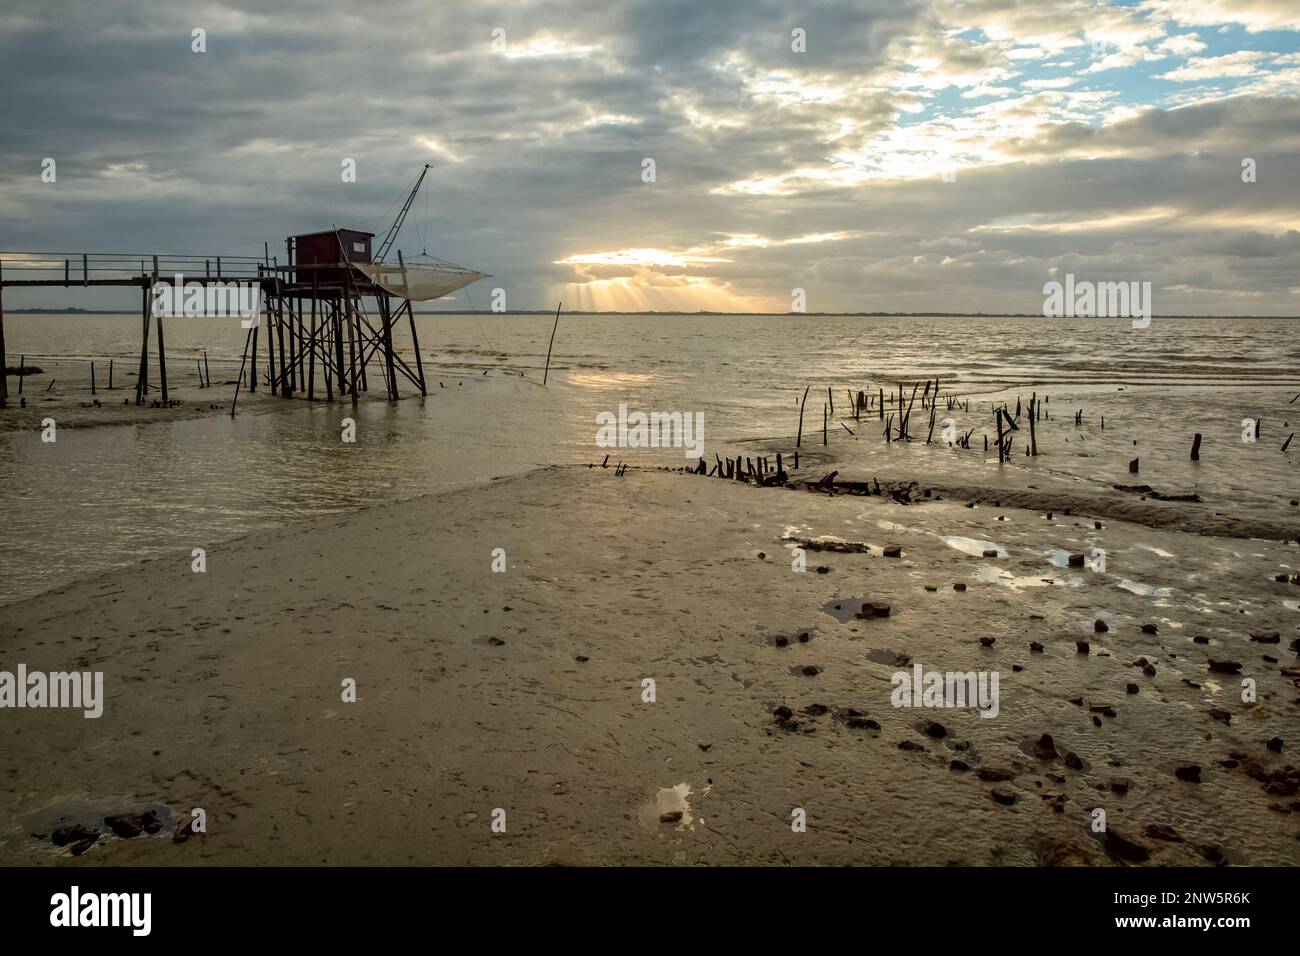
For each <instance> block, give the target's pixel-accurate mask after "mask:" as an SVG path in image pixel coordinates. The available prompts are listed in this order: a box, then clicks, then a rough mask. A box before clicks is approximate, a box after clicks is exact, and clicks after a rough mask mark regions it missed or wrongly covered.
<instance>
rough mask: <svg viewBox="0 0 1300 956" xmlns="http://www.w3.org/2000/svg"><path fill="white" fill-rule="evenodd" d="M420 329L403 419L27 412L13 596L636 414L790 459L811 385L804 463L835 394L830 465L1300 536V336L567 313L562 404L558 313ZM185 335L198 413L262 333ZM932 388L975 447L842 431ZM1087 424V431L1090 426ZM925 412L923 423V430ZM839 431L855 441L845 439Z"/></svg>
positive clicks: (293, 408)
mask: <svg viewBox="0 0 1300 956" xmlns="http://www.w3.org/2000/svg"><path fill="white" fill-rule="evenodd" d="M138 321H139V320H138V317H137V316H130V315H128V316H33V315H12V314H11V315H8V316H6V317H5V334H6V338H7V351H8V355H9V361H10V363H11V364H16V363H17V361H18V360H19V357H20V356H23V355H25V356H26V361H27V362H28V363H29V364H40V365H41V366H42V367H44V368H45V369H46V371H47V372H49V373H51V374H54V375H56V376H58V377H60V378H64V379H65V380H76V381H79V380H80V379H82V378H87V379H88V368H87V364H86V363H87V362H88V361H89V359H91V358H94V359H95V360H96V361H97V362H102V361H103V360H104V359H106V358H108V357H109V356H112V357H114V358H115V359H117V368H118V374H119V375H123V374H124V373H123V371H122V370H123V369H124V368H127V367H129V365H130V358H131V354H132V351H133V350H134V349H135V348H136V344H135V342H136V337H137V336H138V334H139V325H138ZM419 321H420V325H421V346H422V354H423V356H424V360H425V365H426V370H427V371H428V379H429V382H430V385H431V386H432V391H431V394H430V395H429V397H428V398H427V399H423V400H421V399H419V398H411V399H407V400H404V401H401V402H399V403H396V404H393V405H390V404H388V403H386V402H383V401H382V400H379V399H377V398H373V397H371V398H368V399H367V400H365V401H363V402H362V403H361V405H360V406H359V408H358V409H357V410H356V412H355V413H354V412H353V410H352V406H351V404H350V403H335V404H333V405H327V404H325V403H323V402H318V403H314V404H308V403H306V402H302V401H294V402H283V403H277V405H278V407H277V408H276V410H275V411H274V412H273V413H270V414H253V413H251V411H250V413H248V414H241V415H240V416H239V417H238V418H237V419H235V420H233V421H232V420H231V419H230V418H229V417H228V416H224V415H221V414H216V415H214V416H212V417H210V418H205V419H196V420H191V421H174V422H161V423H157V424H151V425H132V426H118V427H111V428H67V429H63V430H61V431H60V434H59V440H58V442H57V443H55V444H44V443H42V442H41V441H40V438H39V435H38V434H37V432H36V430H35V428H34V425H35V423H36V422H38V421H39V417H40V415H39V403H38V402H37V401H36V400H35V398H34V397H33V400H32V408H31V409H28V410H27V412H26V413H21V414H25V415H26V418H25V419H24V420H25V421H27V422H28V425H27V427H26V428H25V429H24V430H22V431H16V432H13V431H11V432H0V507H2V513H3V516H4V521H3V524H2V525H0V603H3V602H7V601H12V600H15V599H18V598H21V597H24V596H29V595H32V594H36V593H40V592H42V591H45V590H48V589H50V588H53V587H56V586H58V585H60V584H62V583H65V582H67V581H69V580H72V579H75V578H78V577H82V576H85V575H87V574H91V573H94V572H95V571H96V570H100V569H103V568H107V567H113V566H120V565H123V564H128V563H131V562H135V561H139V560H141V559H145V558H150V557H159V556H162V555H168V554H176V555H177V556H178V557H177V559H178V560H181V559H184V560H187V561H188V555H189V553H190V551H191V549H192V548H195V547H205V548H209V549H212V548H213V546H214V545H216V544H218V543H219V542H222V541H226V540H229V539H231V538H234V537H237V536H240V535H245V534H252V535H254V536H256V535H257V534H258V533H261V532H266V531H270V530H271V529H273V528H275V527H277V526H279V525H282V524H285V523H288V522H292V521H295V520H298V519H300V518H307V517H312V516H317V515H322V514H330V513H336V512H340V511H347V510H353V509H357V508H362V507H366V506H368V505H372V504H375V503H378V502H383V501H391V500H398V499H403V498H409V497H413V496H416V495H420V494H426V493H430V492H434V491H441V490H445V489H448V488H453V487H457V486H462V485H466V484H470V483H475V482H481V481H486V480H490V479H491V478H493V477H496V476H501V475H508V474H516V473H520V472H523V471H526V470H530V469H532V468H535V467H538V466H541V465H546V464H554V463H593V462H594V463H599V462H600V461H601V460H602V459H603V458H604V456H605V454H606V453H607V452H609V451H610V450H609V449H604V448H601V447H598V446H597V444H596V424H595V421H596V419H595V416H596V415H597V414H598V413H600V412H612V411H615V410H616V409H617V407H618V405H619V403H627V405H628V406H629V407H630V408H631V409H633V410H638V409H639V410H644V411H651V410H658V411H683V412H702V413H703V414H704V418H705V436H704V448H705V458H706V460H707V461H709V462H712V461H713V456H714V454H721V455H724V456H725V455H726V454H728V453H730V454H733V455H734V454H737V453H740V454H746V453H751V454H752V452H749V451H748V449H750V448H751V447H752V446H749V445H742V446H733V445H732V443H734V442H749V441H751V440H755V439H774V438H778V437H780V443H781V444H782V445H783V446H792V445H793V442H792V441H791V440H788V439H786V438H784V437H781V436H793V435H794V433H795V432H796V430H797V429H798V424H799V403H800V400H801V398H802V396H803V394H804V388H805V387H810V390H809V394H808V400H807V406H806V409H805V416H804V435H803V450H804V453H805V455H813V454H816V453H817V452H818V450H819V449H822V448H823V447H824V446H823V445H822V440H823V439H822V435H821V434H820V433H819V429H818V428H816V423H817V420H818V419H819V418H820V417H821V414H820V413H821V408H819V407H818V406H819V405H821V404H823V403H827V404H829V402H828V398H829V401H830V402H834V403H836V404H835V413H836V417H830V419H829V421H830V427H829V429H828V433H827V441H828V445H829V447H826V449H825V450H826V451H828V452H830V453H832V454H834V455H836V456H840V457H842V458H845V459H847V460H849V461H852V462H856V463H858V464H859V465H860V466H861V467H862V468H864V469H869V470H870V471H872V472H875V471H876V470H877V469H879V474H880V476H881V477H882V479H883V478H884V477H885V476H888V475H895V476H916V477H919V478H923V479H925V480H931V481H935V482H940V481H949V482H956V483H968V484H969V483H983V484H985V485H991V486H998V487H1006V488H1016V489H1023V488H1025V487H1032V486H1033V483H1034V482H1035V480H1036V479H1037V478H1042V479H1044V480H1046V479H1049V478H1061V477H1064V478H1066V479H1068V480H1072V481H1076V482H1078V483H1079V485H1080V487H1085V488H1087V489H1088V490H1100V489H1108V488H1109V487H1110V485H1111V484H1113V483H1116V482H1119V483H1128V484H1139V483H1145V484H1151V485H1153V486H1155V487H1156V488H1157V489H1159V490H1161V491H1165V492H1171V491H1172V492H1186V491H1196V492H1198V493H1201V494H1202V495H1204V496H1205V497H1206V500H1207V503H1209V505H1210V506H1211V507H1215V506H1217V505H1216V503H1217V502H1222V503H1223V505H1222V507H1223V508H1228V507H1229V506H1231V508H1232V509H1234V513H1235V510H1236V509H1239V508H1241V507H1242V506H1243V504H1244V506H1245V508H1246V509H1247V511H1248V513H1249V514H1250V515H1251V516H1252V517H1261V516H1263V515H1276V516H1278V517H1279V518H1288V517H1289V518H1291V519H1292V520H1300V513H1297V510H1296V509H1294V508H1289V499H1290V498H1294V497H1296V496H1297V495H1300V481H1297V479H1296V468H1295V466H1296V464H1297V458H1300V442H1293V443H1292V445H1291V447H1290V450H1289V451H1288V452H1287V453H1282V452H1280V451H1279V445H1280V443H1281V441H1282V440H1283V439H1284V438H1285V434H1284V432H1287V431H1290V430H1291V429H1292V427H1293V426H1292V425H1291V420H1296V421H1300V402H1297V403H1296V404H1294V405H1292V404H1289V400H1290V399H1291V398H1292V397H1293V396H1294V395H1295V394H1296V393H1297V392H1298V391H1300V384H1297V383H1300V371H1298V370H1300V362H1298V361H1297V359H1300V346H1298V345H1297V343H1296V340H1295V336H1294V331H1293V330H1294V326H1293V325H1291V324H1288V323H1287V322H1285V321H1281V320H1250V321H1228V320H1202V321H1189V320H1159V319H1157V320H1156V321H1155V322H1153V323H1152V326H1151V327H1150V328H1149V329H1146V330H1133V329H1132V328H1131V327H1130V326H1129V325H1128V324H1127V323H1124V322H1107V321H1089V320H1077V321H1061V320H1041V319H932V318H910V317H909V318H895V319H889V318H878V317H864V318H854V317H836V318H819V317H800V318H792V317H788V316H745V317H736V316H699V317H697V316H641V317H634V316H599V317H596V316H571V317H562V318H561V321H560V326H559V332H558V334H557V336H556V340H555V356H554V359H553V363H552V368H551V372H550V381H549V385H548V386H547V387H546V388H542V387H541V386H540V384H538V383H539V382H540V378H541V375H540V370H541V366H542V365H543V362H544V359H545V347H546V344H547V341H548V339H549V336H550V329H551V320H550V319H549V318H547V317H544V316H498V315H491V314H488V315H480V316H454V315H447V316H436V317H435V316H427V317H421V318H420V320H419ZM1049 322H1050V328H1049V327H1047V326H1048V325H1049ZM167 343H168V354H169V371H170V372H172V381H173V382H174V383H175V384H174V386H173V388H174V389H175V390H176V392H177V394H178V395H179V396H180V397H182V398H185V399H187V400H189V401H197V400H199V398H200V397H201V396H202V393H199V392H198V391H197V390H196V389H195V388H194V387H193V385H194V375H193V373H192V372H191V371H190V369H192V368H193V364H194V363H193V359H194V357H195V356H196V355H199V354H201V352H202V350H203V349H207V350H208V352H209V361H210V362H211V364H212V375H213V378H214V379H215V380H217V381H220V380H221V379H223V378H227V377H233V376H234V374H235V369H236V368H237V363H238V358H239V353H240V349H241V348H242V345H243V335H242V333H241V331H240V330H239V329H238V325H237V322H235V321H234V320H228V319H185V320H181V319H176V320H172V321H170V322H169V324H168V327H167ZM886 343H887V344H886ZM151 344H152V343H151ZM396 344H397V346H398V348H399V350H407V354H408V357H409V340H408V338H407V333H406V331H405V329H403V328H399V329H398V330H397V342H396ZM187 365H188V368H187ZM485 371H486V372H487V374H486V375H484V374H483V373H484V372H485ZM521 372H522V373H523V374H524V377H521V376H520V373H521ZM101 374H102V372H101ZM187 375H188V376H189V378H188V379H186V378H185V376H187ZM933 375H938V376H939V377H940V379H941V382H942V387H943V390H944V392H945V393H946V392H947V391H948V390H949V389H951V390H953V391H954V392H957V393H959V394H960V395H961V396H963V397H970V410H969V411H965V410H953V411H951V412H948V413H947V414H948V415H949V416H950V417H952V418H954V419H955V425H956V428H957V429H958V430H959V431H963V432H964V431H965V430H966V429H968V428H974V429H976V431H975V435H974V436H973V438H972V445H971V447H972V450H971V451H969V452H967V451H958V450H954V449H949V448H944V447H941V446H940V445H938V444H937V442H938V431H936V434H935V440H936V444H935V445H931V446H925V445H924V444H923V441H924V437H925V434H924V433H925V431H926V428H925V427H922V428H920V429H919V431H920V433H921V434H920V435H919V438H920V440H919V441H916V442H913V443H911V444H906V443H903V444H900V443H897V442H895V443H892V444H886V443H884V442H883V441H882V439H881V437H880V428H881V423H880V421H879V418H878V417H877V416H876V414H875V410H874V409H873V410H872V411H870V412H867V413H864V415H863V416H862V417H861V420H860V421H857V420H854V418H853V417H852V416H847V417H846V416H845V408H846V407H847V405H848V404H849V401H850V400H849V396H848V393H847V391H846V389H848V388H853V389H854V390H855V391H856V389H858V388H863V389H868V390H870V389H873V388H877V389H878V388H879V387H882V386H883V387H885V388H886V389H887V390H889V391H891V392H893V391H896V389H897V384H896V383H897V381H898V380H900V379H902V380H907V381H911V380H914V379H916V378H921V377H926V376H933ZM118 382H119V385H120V384H122V383H123V379H121V378H119V379H118ZM439 382H442V383H443V384H445V386H446V387H445V388H439V387H438V384H437V383H439ZM1172 382H1178V383H1181V384H1178V385H1173V384H1170V383H1172ZM126 383H127V384H128V385H129V380H126ZM1047 383H1051V384H1047ZM1137 383H1142V384H1137ZM1007 386H1009V389H1007V391H1006V392H1005V397H1006V398H1007V399H1008V400H1009V401H1010V404H1011V405H1012V407H1014V405H1015V399H1016V396H1017V395H1020V396H1022V397H1023V398H1024V399H1028V398H1029V395H1030V393H1031V392H1032V391H1034V390H1035V389H1038V390H1039V391H1040V393H1044V392H1045V393H1047V394H1048V395H1050V400H1049V402H1048V403H1047V404H1046V405H1045V406H1044V408H1045V409H1046V410H1047V411H1048V413H1049V414H1050V415H1052V416H1053V420H1051V421H1048V420H1044V421H1043V422H1041V423H1040V428H1039V445H1040V451H1042V452H1043V453H1044V454H1043V456H1042V457H1039V458H1037V459H1026V458H1023V457H1019V456H1020V455H1022V452H1021V451H1020V449H1021V447H1022V444H1021V443H1020V440H1019V439H1018V441H1017V445H1016V446H1015V449H1014V451H1015V453H1016V454H1015V456H1013V460H1012V461H1011V462H1010V463H1009V464H1007V465H1004V466H999V465H998V464H997V462H996V460H995V459H994V460H992V461H990V460H989V459H988V458H987V456H986V455H984V454H982V453H981V452H979V451H977V450H976V449H979V448H980V447H981V446H980V441H981V435H982V434H983V433H984V432H987V431H991V430H992V428H991V426H992V416H991V412H990V408H991V405H990V402H991V401H992V400H994V399H995V398H996V399H998V400H1001V399H1000V398H999V397H998V396H999V395H1002V394H1003V389H1004V388H1007ZM827 388H830V389H831V391H830V394H829V396H828V395H827ZM376 391H377V389H376ZM408 391H409V389H408ZM837 393H838V394H837ZM909 393H910V389H909ZM371 395H372V396H373V395H375V392H373V391H372V393H371ZM972 396H974V397H972ZM1080 407H1082V408H1084V409H1085V423H1084V427H1083V428H1081V429H1076V428H1075V427H1074V424H1073V412H1074V410H1076V409H1077V408H1080ZM827 411H828V413H829V408H828V409H827ZM4 414H6V415H8V416H11V417H12V416H15V415H18V414H20V413H19V412H18V411H17V410H16V409H10V410H8V411H6V412H5V413H4ZM1103 415H1104V416H1105V418H1106V427H1105V429H1104V430H1102V429H1101V428H1100V418H1101V416H1103ZM1247 415H1250V416H1255V417H1260V418H1262V421H1263V428H1262V432H1261V440H1260V441H1259V442H1258V443H1255V444H1248V443H1243V442H1242V441H1241V440H1240V434H1241V425H1240V421H1241V418H1242V417H1244V416H1247ZM349 416H351V417H355V418H356V420H357V425H358V437H357V442H356V444H354V445H346V444H343V443H342V442H341V441H340V439H339V429H340V424H341V422H342V419H343V418H344V417H349ZM1288 416H1289V418H1288ZM921 417H922V414H921V413H916V412H914V413H913V420H914V422H915V421H916V420H918V419H920V418H921ZM939 417H940V418H942V417H943V415H942V414H941V415H940V416H939ZM841 418H843V419H844V421H845V424H846V425H847V427H848V428H851V429H853V431H854V433H855V434H854V435H853V436H852V437H850V435H849V434H848V433H847V431H845V430H844V429H843V428H840V427H839V425H838V422H839V420H840V419H841ZM1284 422H1285V423H1286V424H1285V425H1284V424H1283V423H1284ZM913 431H914V433H915V432H917V431H918V429H917V428H916V427H915V425H914V428H913ZM1195 431H1200V432H1202V433H1203V434H1204V436H1205V437H1204V442H1203V444H1202V460H1201V461H1200V462H1199V463H1191V462H1190V461H1189V460H1188V456H1187V449H1188V447H1189V445H1190V440H1191V435H1192V433H1193V432H1195ZM1135 441H1136V442H1138V445H1137V446H1135V445H1134V442H1135ZM1139 456H1140V458H1141V469H1140V473H1139V474H1137V475H1131V474H1129V472H1128V469H1127V463H1128V460H1129V459H1130V458H1132V457H1139ZM619 460H623V461H628V462H630V463H631V464H633V465H646V466H672V467H681V466H682V465H684V464H687V459H686V458H685V455H684V453H683V452H682V451H680V450H677V449H626V448H625V449H613V450H612V455H611V464H612V463H614V462H617V461H619ZM1134 495H1135V497H1136V496H1137V493H1134Z"/></svg>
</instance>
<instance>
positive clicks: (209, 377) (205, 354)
mask: <svg viewBox="0 0 1300 956" xmlns="http://www.w3.org/2000/svg"><path fill="white" fill-rule="evenodd" d="M203 377H204V378H205V379H207V385H206V386H205V387H206V388H211V387H212V369H210V368H209V367H208V350H207V349H204V350H203Z"/></svg>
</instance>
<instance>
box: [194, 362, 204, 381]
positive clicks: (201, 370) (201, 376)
mask: <svg viewBox="0 0 1300 956" xmlns="http://www.w3.org/2000/svg"><path fill="white" fill-rule="evenodd" d="M194 366H195V368H197V369H198V370H199V388H203V387H204V385H203V362H202V361H201V360H200V359H195V360H194Z"/></svg>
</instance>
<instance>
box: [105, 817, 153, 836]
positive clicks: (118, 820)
mask: <svg viewBox="0 0 1300 956" xmlns="http://www.w3.org/2000/svg"><path fill="white" fill-rule="evenodd" d="M104 822H105V823H106V824H108V828H109V829H110V830H112V831H113V832H114V833H116V834H117V835H118V836H120V837H121V838H122V839H124V840H130V839H131V838H133V837H138V836H139V835H140V834H141V833H143V832H144V827H142V826H141V825H140V823H139V821H138V820H135V819H132V818H131V815H130V814H126V813H120V814H116V815H114V816H111V817H104Z"/></svg>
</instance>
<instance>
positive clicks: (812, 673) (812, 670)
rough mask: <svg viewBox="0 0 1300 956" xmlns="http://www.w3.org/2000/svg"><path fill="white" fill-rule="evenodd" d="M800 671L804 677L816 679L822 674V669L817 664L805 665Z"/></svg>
mask: <svg viewBox="0 0 1300 956" xmlns="http://www.w3.org/2000/svg"><path fill="white" fill-rule="evenodd" d="M800 671H801V673H802V674H803V676H804V677H816V676H817V675H818V674H820V673H821V672H822V669H821V668H820V667H818V666H817V665H816V664H805V665H804V666H803V667H802V668H801V669H800Z"/></svg>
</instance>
